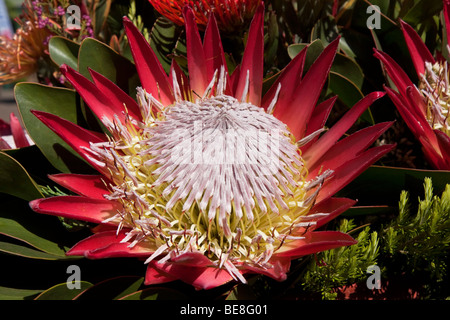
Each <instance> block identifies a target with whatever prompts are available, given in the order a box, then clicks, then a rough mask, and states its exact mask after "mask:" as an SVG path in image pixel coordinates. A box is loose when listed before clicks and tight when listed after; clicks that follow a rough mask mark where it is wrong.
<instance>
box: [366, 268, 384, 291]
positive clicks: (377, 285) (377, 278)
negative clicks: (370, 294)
mask: <svg viewBox="0 0 450 320" xmlns="http://www.w3.org/2000/svg"><path fill="white" fill-rule="evenodd" d="M366 273H369V274H371V276H369V277H368V278H367V280H366V285H367V288H368V289H370V290H373V289H381V270H380V267H379V266H377V265H371V266H369V267H367V270H366Z"/></svg>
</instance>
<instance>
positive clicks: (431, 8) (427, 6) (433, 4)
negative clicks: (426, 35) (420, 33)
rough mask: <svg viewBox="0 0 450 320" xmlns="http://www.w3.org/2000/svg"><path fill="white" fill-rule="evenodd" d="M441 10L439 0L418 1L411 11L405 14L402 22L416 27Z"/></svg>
mask: <svg viewBox="0 0 450 320" xmlns="http://www.w3.org/2000/svg"><path fill="white" fill-rule="evenodd" d="M441 10H442V1H441V0H419V1H418V2H417V3H416V4H415V5H414V6H413V7H412V8H411V10H409V11H408V13H406V15H405V16H404V17H403V20H404V21H405V22H407V23H409V24H413V25H417V24H419V23H421V22H423V21H425V20H427V19H429V18H430V17H432V16H434V15H438V14H439V12H440V11H441Z"/></svg>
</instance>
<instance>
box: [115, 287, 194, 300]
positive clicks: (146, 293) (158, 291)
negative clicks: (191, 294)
mask: <svg viewBox="0 0 450 320" xmlns="http://www.w3.org/2000/svg"><path fill="white" fill-rule="evenodd" d="M187 298H188V297H187V296H186V295H184V294H183V293H181V292H179V291H176V290H173V289H168V288H148V289H144V290H139V291H136V292H133V293H131V294H129V295H126V296H124V297H123V298H121V299H120V300H184V299H187Z"/></svg>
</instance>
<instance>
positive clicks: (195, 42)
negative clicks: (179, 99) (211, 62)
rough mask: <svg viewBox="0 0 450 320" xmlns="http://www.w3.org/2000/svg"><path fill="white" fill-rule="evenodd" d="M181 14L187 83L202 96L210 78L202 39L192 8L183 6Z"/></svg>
mask: <svg viewBox="0 0 450 320" xmlns="http://www.w3.org/2000/svg"><path fill="white" fill-rule="evenodd" d="M183 16H184V20H185V21H186V50H187V60H188V68H189V84H190V86H191V90H192V91H193V92H194V93H195V94H196V95H197V96H199V97H202V96H203V93H204V91H205V90H206V88H207V87H208V84H209V81H210V80H211V78H208V77H207V75H208V70H207V63H206V58H205V52H204V51H203V45H202V39H201V38H200V34H199V33H198V29H197V24H196V23H195V17H194V12H193V11H192V9H191V8H189V7H185V8H184V10H183Z"/></svg>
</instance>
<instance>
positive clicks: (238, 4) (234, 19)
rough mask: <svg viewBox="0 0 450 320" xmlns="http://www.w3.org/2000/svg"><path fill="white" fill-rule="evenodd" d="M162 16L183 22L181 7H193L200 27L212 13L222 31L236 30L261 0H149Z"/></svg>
mask: <svg viewBox="0 0 450 320" xmlns="http://www.w3.org/2000/svg"><path fill="white" fill-rule="evenodd" d="M149 1H150V3H151V4H152V5H153V7H154V8H155V9H156V10H157V11H158V12H159V13H160V14H162V15H163V16H165V17H166V18H168V19H169V20H171V21H173V22H174V23H176V24H178V25H183V24H184V17H183V8H184V7H185V6H186V5H190V6H191V7H192V8H193V12H194V15H195V22H196V23H197V25H198V26H199V27H200V28H201V29H205V27H206V25H207V24H208V16H209V14H210V13H211V12H213V13H214V15H215V18H216V21H217V25H218V27H219V29H220V30H222V31H229V32H233V31H238V30H239V29H240V28H242V27H243V26H244V25H246V23H247V22H249V21H250V20H251V19H252V17H253V15H254V14H255V11H256V9H257V8H258V5H259V4H260V3H261V0H196V1H191V0H175V1H171V0H149Z"/></svg>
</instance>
